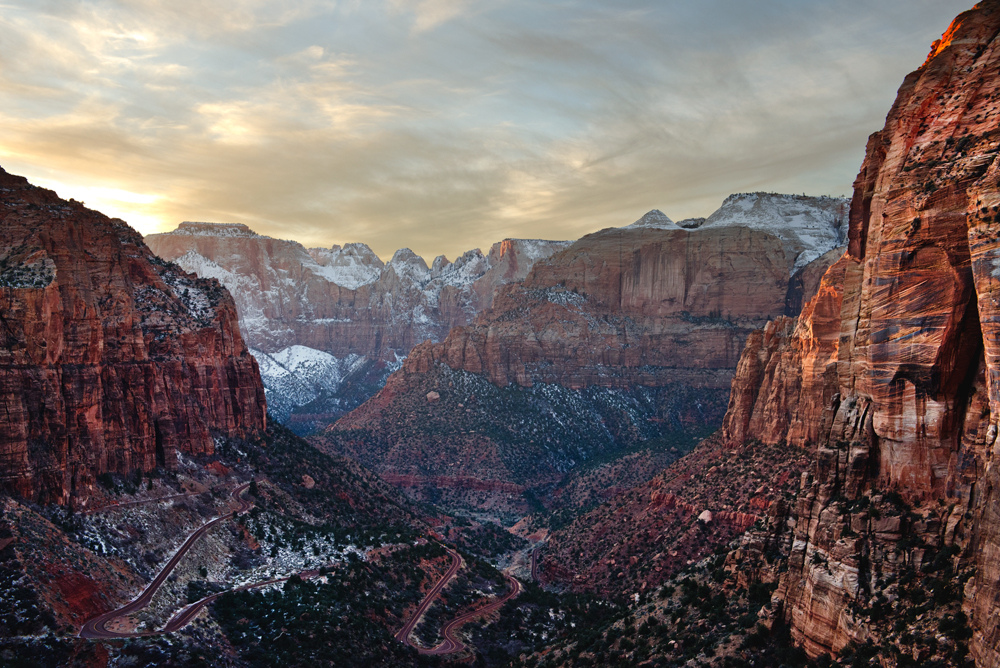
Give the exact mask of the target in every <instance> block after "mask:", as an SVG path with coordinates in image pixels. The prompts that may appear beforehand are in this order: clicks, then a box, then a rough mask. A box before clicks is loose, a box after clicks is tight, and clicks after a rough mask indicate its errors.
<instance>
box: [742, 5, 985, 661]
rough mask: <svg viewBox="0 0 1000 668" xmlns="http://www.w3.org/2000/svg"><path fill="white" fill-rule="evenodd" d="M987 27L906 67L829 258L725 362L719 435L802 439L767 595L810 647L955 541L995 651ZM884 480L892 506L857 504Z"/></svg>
mask: <svg viewBox="0 0 1000 668" xmlns="http://www.w3.org/2000/svg"><path fill="white" fill-rule="evenodd" d="M998 32H1000V3H998V2H995V1H990V2H983V3H981V4H979V5H977V7H976V8H974V9H973V10H972V11H970V12H967V13H966V14H963V15H962V16H960V17H959V18H958V19H956V21H955V22H954V23H953V25H952V27H951V28H950V29H949V30H948V32H947V33H946V34H945V36H944V38H943V39H942V40H941V41H940V42H939V43H937V44H935V46H934V48H933V50H932V52H931V54H930V56H929V58H928V60H927V62H926V63H925V64H924V65H923V66H922V67H921V68H920V69H919V70H917V71H916V72H914V73H913V74H911V75H909V76H908V77H907V78H906V80H905V81H904V83H903V85H902V87H901V88H900V91H899V95H898V97H897V100H896V103H895V105H894V106H893V109H892V111H891V112H890V113H889V116H888V118H887V121H886V126H885V128H884V129H883V130H882V131H880V132H878V133H876V134H875V135H873V136H872V138H871V139H870V141H869V144H868V150H867V157H866V159H865V163H864V165H863V166H862V169H861V173H860V174H859V176H858V179H857V181H856V183H855V194H854V199H853V202H852V206H851V219H850V233H849V238H850V242H849V249H848V252H847V254H846V256H845V257H844V258H843V259H842V260H840V261H839V262H838V263H837V264H836V265H835V266H834V268H832V269H831V271H830V273H828V275H827V279H825V281H824V286H825V287H824V288H821V290H820V294H819V295H817V297H816V298H815V299H814V300H813V302H812V304H810V306H809V307H807V308H806V309H805V310H804V312H803V315H802V316H801V318H800V320H799V322H798V324H796V325H793V324H792V323H787V322H786V323H775V324H774V325H772V326H771V327H769V329H768V330H767V331H765V332H764V333H763V334H760V335H756V336H755V337H753V338H752V339H751V341H750V345H748V348H747V350H746V352H745V355H744V358H743V360H742V361H741V364H740V371H739V372H738V374H737V383H736V386H734V391H733V402H732V403H731V405H730V414H729V416H727V419H726V436H727V437H728V438H729V439H730V441H731V442H732V443H740V442H742V441H743V439H744V438H746V437H753V438H757V439H760V440H763V441H765V442H771V443H773V442H777V441H779V440H784V439H787V440H789V441H792V442H796V443H803V444H804V443H814V444H817V445H818V448H819V450H818V458H819V464H818V465H817V467H816V469H815V471H814V472H813V476H812V478H811V480H809V481H808V483H807V485H806V486H805V487H804V488H803V493H802V495H801V497H800V502H799V507H798V509H797V510H798V524H797V529H796V542H795V548H794V549H793V552H792V557H791V564H790V569H789V572H788V574H787V576H786V577H785V578H784V579H783V582H782V587H781V589H780V590H779V595H780V596H781V597H782V598H783V599H784V601H785V615H786V618H787V619H788V621H789V622H790V624H791V628H792V634H793V637H794V638H796V639H797V640H799V641H800V642H802V643H803V644H804V646H805V647H806V649H807V650H808V651H809V652H810V653H811V654H817V653H820V652H823V651H830V650H833V651H838V650H840V649H841V648H842V647H844V646H845V645H846V644H847V643H848V642H849V641H850V640H864V639H866V638H869V637H872V638H874V639H875V640H876V641H877V640H879V639H880V638H879V633H880V632H879V630H878V629H877V625H873V624H872V623H871V620H870V619H868V618H867V617H866V614H868V613H867V612H866V610H868V609H869V608H868V606H870V605H874V602H875V601H877V600H879V597H880V596H882V597H888V598H889V599H890V600H891V598H892V597H893V596H894V595H895V594H894V593H893V592H894V591H895V590H894V589H893V587H894V586H895V585H894V584H892V583H893V582H894V581H895V580H897V579H900V578H902V577H903V576H904V574H905V573H906V569H913V568H916V569H919V568H920V567H921V563H925V562H926V561H927V560H929V559H930V558H931V557H932V556H933V555H935V554H951V552H953V551H955V550H958V551H959V552H960V556H958V557H956V558H955V559H954V563H953V564H952V566H953V567H954V568H955V569H956V570H957V571H959V572H962V570H963V569H968V568H970V567H974V568H975V575H974V577H972V579H971V580H969V584H968V585H967V586H966V588H965V590H964V595H965V608H966V611H967V613H968V615H969V618H970V623H971V626H972V628H973V631H974V635H973V638H972V643H971V651H972V655H973V656H974V658H975V659H976V661H977V663H978V664H979V665H997V663H998V662H1000V653H998V649H997V648H998V641H1000V626H998V618H997V615H996V610H997V609H998V608H1000V587H998V585H997V582H998V576H1000V566H998V563H1000V562H998V561H997V557H998V556H1000V542H998V540H1000V539H998V535H1000V527H998V524H997V521H998V520H1000V512H998V511H1000V498H998V496H997V493H996V492H995V491H994V490H995V489H996V487H997V485H996V483H997V477H996V476H997V474H996V471H995V470H994V468H993V467H994V466H995V464H996V460H997V457H998V456H1000V448H998V441H997V440H996V433H997V420H998V417H997V416H998V415H1000V384H998V381H1000V345H998V343H997V341H998V337H997V328H998V322H1000V318H998V314H1000V298H998V297H997V294H998V293H997V291H996V288H997V287H998V286H1000V284H998V278H997V269H996V268H997V266H1000V192H998V191H1000V188H998V176H1000V165H998V164H997V160H996V158H997V153H998V147H1000V76H998V74H1000V40H998V39H997V35H998ZM838 286H839V287H838ZM838 302H839V304H840V308H839V318H837V317H832V314H833V313H835V312H836V311H837V308H836V307H837V304H838ZM837 330H839V335H837V336H835V334H836V332H837ZM892 494H898V495H899V496H898V497H892V498H899V499H900V500H901V503H903V504H908V505H909V510H907V511H906V512H903V513H901V514H898V516H896V517H888V518H887V517H884V516H883V517H881V518H878V517H875V514H874V513H871V512H869V511H868V510H867V509H863V508H862V506H864V505H865V504H866V503H868V502H869V500H870V501H871V502H875V501H878V500H879V499H883V498H889V497H890V496H892ZM862 501H864V502H863V503H862ZM969 572H970V573H971V571H969ZM887 583H888V584H887Z"/></svg>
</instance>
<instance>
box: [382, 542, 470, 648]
mask: <svg viewBox="0 0 1000 668" xmlns="http://www.w3.org/2000/svg"><path fill="white" fill-rule="evenodd" d="M445 549H446V550H448V554H450V555H451V566H449V567H448V570H447V571H446V572H445V574H444V575H443V576H441V579H440V580H438V581H437V583H436V584H435V585H434V586H433V587H431V590H430V591H429V592H427V595H426V596H424V600H422V601H421V602H420V605H418V606H417V609H416V610H415V611H414V612H413V615H412V616H411V617H410V620H409V621H408V622H406V623H405V624H403V628H401V629H399V631H397V632H396V636H395V637H396V640H399V641H400V642H402V643H404V644H406V645H409V646H410V647H412V648H414V649H415V650H417V651H418V652H421V653H422V654H426V653H427V650H424V649H423V648H422V647H418V646H417V645H414V644H413V643H412V642H410V634H411V633H413V629H414V628H415V627H416V626H417V622H419V621H420V618H421V617H423V616H424V613H425V612H427V609H428V608H430V607H431V604H432V603H434V599H436V598H437V597H438V594H440V593H441V590H442V589H444V588H445V586H446V585H447V584H448V583H449V582H451V579H452V578H453V577H455V575H457V574H458V569H459V568H461V567H462V556H461V555H460V554H459V553H458V552H456V551H455V550H452V549H449V548H445Z"/></svg>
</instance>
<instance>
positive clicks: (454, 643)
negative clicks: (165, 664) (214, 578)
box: [79, 483, 538, 655]
mask: <svg viewBox="0 0 1000 668" xmlns="http://www.w3.org/2000/svg"><path fill="white" fill-rule="evenodd" d="M249 487H250V484H249V483H247V484H244V485H240V486H239V487H237V488H236V489H234V490H233V491H232V497H233V499H235V500H236V501H237V502H238V503H239V508H237V509H236V510H234V511H232V512H230V513H227V514H225V515H220V516H219V517H216V518H215V519H213V520H210V521H209V522H207V523H205V524H203V525H202V526H201V527H199V528H198V529H196V530H195V531H193V532H192V533H191V534H190V535H189V536H188V537H187V540H185V541H184V543H183V544H182V545H181V546H180V547H179V548H178V549H177V552H175V553H174V556H173V557H171V558H170V561H168V562H167V563H166V564H165V565H164V566H163V568H162V569H160V572H159V573H157V575H156V577H155V578H153V580H152V582H150V583H149V584H148V585H146V588H145V589H143V591H142V593H141V594H139V595H138V596H137V597H136V598H135V599H133V600H132V601H131V602H130V603H127V604H125V605H123V606H122V607H120V608H118V609H117V610H111V611H109V612H105V613H103V614H100V615H98V616H96V617H93V618H91V619H89V620H87V621H86V622H85V623H84V625H83V627H82V628H81V629H80V634H79V635H80V637H81V638H86V639H90V640H114V639H122V638H137V637H144V636H155V635H161V634H164V633H173V632H175V631H179V630H180V629H182V628H184V627H185V626H187V625H188V624H190V623H191V621H192V620H193V619H194V618H195V617H197V616H198V613H200V612H201V611H202V609H203V608H204V607H205V606H206V605H208V604H209V603H211V602H212V601H214V600H215V599H217V598H218V597H220V596H222V595H223V594H227V593H229V592H232V591H244V590H247V589H256V588H258V587H266V586H268V585H272V584H277V583H279V582H284V581H286V580H288V579H289V578H290V577H291V576H288V577H282V578H275V579H272V580H266V581H263V582H254V583H252V584H247V585H243V586H240V587H236V588H235V589H229V590H226V591H221V592H218V593H216V594H211V595H210V596H206V597H205V598H203V599H200V600H198V601H195V602H194V603H191V604H189V605H187V606H185V607H184V608H181V609H180V610H179V611H177V613H175V614H174V616H173V617H171V618H170V620H169V621H167V623H166V624H165V625H164V626H163V628H162V629H160V630H155V631H114V630H111V629H109V628H108V624H109V623H110V622H112V621H114V620H116V619H119V618H121V617H125V616H126V615H130V614H132V613H133V612H137V611H139V610H142V609H143V608H145V607H146V606H147V605H149V603H150V601H152V599H153V596H154V595H155V594H156V592H157V590H159V588H160V586H161V585H162V584H163V583H164V582H165V581H166V579H167V578H168V577H169V576H170V573H171V572H172V571H173V570H174V568H176V567H177V564H178V563H180V561H181V559H183V558H184V556H185V555H186V554H187V552H188V551H189V550H190V549H191V547H192V546H193V545H194V544H195V543H196V542H197V541H198V540H199V539H200V538H201V537H202V536H204V535H205V534H206V533H207V532H208V531H209V530H211V529H212V527H214V526H215V525H216V524H218V523H220V522H223V521H225V520H228V519H230V518H231V517H233V516H235V515H237V514H239V513H243V512H246V511H248V510H250V508H252V507H253V502H251V501H248V500H246V499H244V498H243V497H242V494H243V492H245V491H246V490H247V489H248V488H249ZM180 496H185V495H180ZM155 500H156V501H160V500H167V499H163V498H161V499H155ZM149 501H154V499H149V500H148V501H147V500H143V501H142V502H149ZM122 505H125V504H122ZM445 549H446V550H447V551H448V554H449V555H450V556H451V564H450V565H449V567H448V570H447V571H445V573H444V575H442V576H441V578H440V579H439V580H438V581H437V582H436V583H435V584H434V586H433V587H432V588H431V590H430V591H429V592H427V595H426V596H424V598H423V600H422V601H421V602H420V605H419V606H417V609H416V610H415V611H414V613H413V615H412V616H411V617H410V619H409V621H407V622H406V624H404V625H403V628H401V629H400V630H399V631H398V632H396V635H395V637H396V639H397V640H399V641H400V642H402V643H404V644H406V645H409V646H410V647H413V648H414V649H416V650H417V651H418V652H420V653H421V654H427V655H441V654H455V653H458V652H462V651H464V650H465V648H466V646H465V644H464V643H463V642H462V641H461V640H460V639H459V638H458V637H457V635H456V634H457V633H458V630H459V629H460V628H461V627H462V626H463V625H464V624H466V623H468V622H470V621H472V620H473V619H476V618H478V617H482V616H484V615H488V614H490V613H492V612H494V611H496V610H499V609H500V608H501V607H503V605H504V604H505V603H507V601H509V600H510V599H512V598H514V597H515V596H517V595H518V594H520V593H521V583H520V582H518V581H517V580H516V579H514V578H513V577H511V576H510V575H507V574H506V573H505V574H504V579H506V580H507V585H508V586H509V588H510V589H509V590H508V592H507V593H506V594H504V595H503V596H502V597H501V598H498V599H496V600H495V601H492V602H490V603H488V604H486V605H484V606H482V607H479V608H475V609H473V610H470V611H469V612H466V613H464V614H462V615H459V616H458V617H455V618H454V619H451V620H449V621H448V622H446V623H445V624H444V625H443V626H442V627H441V637H442V638H444V640H443V641H442V642H441V643H440V644H438V645H436V646H435V647H430V648H427V647H420V646H418V645H415V644H414V643H413V642H412V641H411V640H410V635H411V634H412V633H413V629H414V628H416V626H417V624H418V623H419V622H420V620H421V618H422V617H423V616H424V614H426V612H427V610H428V609H429V608H430V607H431V605H433V604H434V601H435V600H436V599H437V597H438V596H439V595H440V594H441V592H442V591H443V590H444V588H445V587H446V586H447V585H448V583H449V582H451V580H452V579H453V578H454V577H455V576H456V575H457V574H458V571H459V569H461V567H462V563H463V562H462V556H461V555H460V554H459V553H458V552H456V551H455V550H452V549H450V548H447V547H446V548H445ZM537 554H538V550H537V549H536V550H535V551H534V552H532V559H531V574H532V577H534V576H535V573H536V565H537V564H536V560H537ZM318 574H319V571H318V570H309V571H303V572H301V573H299V574H298V575H299V577H301V578H303V579H307V578H312V577H315V576H317V575H318Z"/></svg>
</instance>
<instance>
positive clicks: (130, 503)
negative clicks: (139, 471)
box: [82, 492, 201, 515]
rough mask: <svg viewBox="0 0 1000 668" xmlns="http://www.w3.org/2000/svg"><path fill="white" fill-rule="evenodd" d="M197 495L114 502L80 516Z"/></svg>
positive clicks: (85, 511)
mask: <svg viewBox="0 0 1000 668" xmlns="http://www.w3.org/2000/svg"><path fill="white" fill-rule="evenodd" d="M198 494H201V492H184V493H183V494H171V495H170V496H155V497H152V498H150V499H139V500H138V501H116V502H115V503H109V504H108V505H106V506H101V507H100V508H90V509H89V510H84V511H83V512H82V514H84V515H93V514H94V513H99V512H101V511H103V510H118V509H119V508H125V507H128V506H141V505H143V504H146V503H157V502H159V501H172V500H174V499H184V498H187V497H190V496H197V495H198Z"/></svg>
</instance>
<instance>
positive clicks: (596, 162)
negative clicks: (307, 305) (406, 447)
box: [0, 0, 973, 260]
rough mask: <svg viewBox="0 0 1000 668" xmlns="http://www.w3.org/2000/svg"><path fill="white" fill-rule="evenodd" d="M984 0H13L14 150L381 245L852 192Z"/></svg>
mask: <svg viewBox="0 0 1000 668" xmlns="http://www.w3.org/2000/svg"><path fill="white" fill-rule="evenodd" d="M972 4H973V2H972V0H962V1H957V2H956V1H953V0H879V1H878V2H872V1H871V0H823V1H820V0H784V1H778V0H755V1H754V2H747V1H746V0H698V1H697V2H694V1H690V0H688V1H684V2H681V1H676V0H649V1H646V2H635V1H630V0H615V1H614V2H611V1H610V0H604V1H603V2H601V1H598V0H578V1H570V0H488V1H486V0H483V1H479V0H364V1H361V0H345V1H334V0H225V1H215V0H23V1H21V0H16V1H14V2H10V1H6V0H0V126H2V128H3V131H2V132H0V166H2V167H3V168H4V169H6V170H7V171H8V172H11V173H14V174H20V175H23V176H26V177H28V178H29V180H31V181H32V182H33V183H35V184H36V185H42V186H45V187H48V188H52V189H53V190H55V191H56V192H57V193H59V195H60V196H62V197H64V198H67V199H68V198H74V199H77V200H80V201H83V202H84V203H86V204H87V206H89V207H91V208H94V209H98V210H100V211H102V212H104V213H106V214H108V215H111V216H117V217H121V218H123V219H125V220H126V221H127V222H129V223H130V224H131V225H132V226H133V227H135V228H136V229H138V230H139V231H140V232H142V233H143V234H149V233H153V232H162V231H168V230H171V229H173V228H174V227H176V226H177V224H178V223H180V222H181V221H185V220H194V221H211V222H223V223H234V222H241V223H246V224H247V225H249V226H250V227H251V228H253V229H254V230H256V231H257V232H259V233H261V234H266V235H269V236H273V237H279V238H285V239H295V240H297V241H300V242H302V243H303V244H305V245H307V246H323V247H329V246H330V245H332V244H343V243H347V242H356V241H360V242H365V243H367V244H369V245H370V246H371V247H372V248H373V249H374V250H375V252H376V253H378V254H379V255H380V256H382V257H383V258H386V259H387V258H388V257H389V256H391V254H392V252H393V251H394V250H395V249H397V248H401V247H409V248H411V249H413V250H414V251H415V252H417V253H418V254H420V255H423V256H424V257H425V258H428V260H429V259H430V258H433V257H434V256H436V255H438V254H441V253H443V254H446V255H447V256H448V257H449V258H451V259H454V258H455V256H457V255H458V254H460V253H462V252H463V251H465V250H468V249H471V248H477V247H478V248H482V249H483V250H486V249H488V248H489V246H490V245H491V244H492V243H493V242H495V241H499V240H501V239H504V238H507V237H528V238H549V239H574V238H578V237H580V236H582V235H583V234H586V233H588V232H592V231H594V230H598V229H601V228H604V227H609V226H620V225H627V224H629V223H631V222H633V221H634V220H636V219H638V218H639V217H640V216H641V215H642V214H643V213H645V212H646V211H648V210H650V209H653V208H658V209H661V210H662V211H664V213H666V214H667V215H668V216H670V217H671V218H673V219H674V220H680V219H683V218H688V217H695V216H707V215H709V214H710V213H711V212H712V211H714V210H715V209H716V208H718V207H719V205H720V204H721V203H722V200H723V199H725V197H726V196H727V195H729V194H731V193H735V192H750V191H758V190H764V191H770V192H788V193H807V194H812V195H824V194H825V195H849V194H850V192H851V184H852V183H853V180H854V177H855V176H856V174H857V172H858V169H859V167H860V165H861V160H862V158H863V156H864V146H865V141H866V138H867V136H868V135H869V134H870V133H872V132H874V131H876V130H878V129H880V128H881V127H882V125H883V124H884V120H885V116H886V113H887V112H888V111H889V108H890V106H891V104H892V101H893V99H894V98H895V93H896V90H897V88H898V87H899V85H900V83H902V80H903V77H904V76H905V75H906V74H907V73H908V72H910V71H912V70H914V69H916V68H917V67H919V66H920V65H921V64H922V63H923V62H924V59H925V58H926V56H927V53H928V51H929V49H930V45H931V43H932V42H933V41H934V40H935V39H937V38H938V37H939V36H940V35H941V33H942V32H944V30H945V29H946V28H947V26H948V24H949V23H950V21H951V19H952V18H954V17H955V16H956V15H957V14H958V13H960V12H962V11H964V10H966V9H969V8H970V7H971V6H972Z"/></svg>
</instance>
